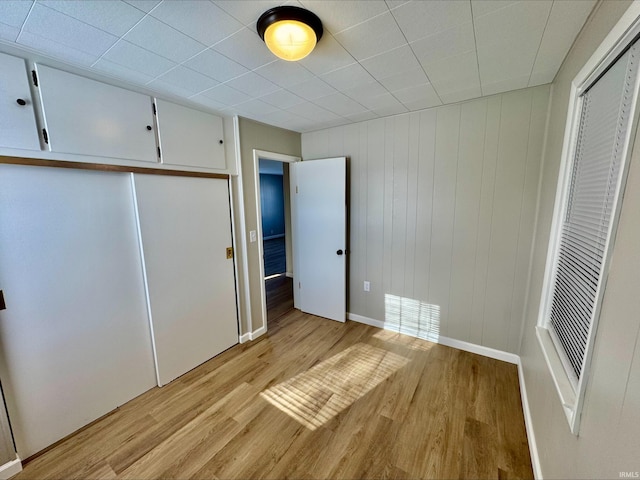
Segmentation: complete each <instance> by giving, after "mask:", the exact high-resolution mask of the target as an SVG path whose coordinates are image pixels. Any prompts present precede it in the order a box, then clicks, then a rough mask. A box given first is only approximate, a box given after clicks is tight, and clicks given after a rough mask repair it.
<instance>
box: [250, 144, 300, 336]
mask: <svg viewBox="0 0 640 480" xmlns="http://www.w3.org/2000/svg"><path fill="white" fill-rule="evenodd" d="M297 160H299V159H298V158H297V157H290V156H286V155H280V154H276V153H272V152H263V151H258V150H254V162H255V174H256V177H255V178H256V190H257V191H256V194H257V195H256V199H257V202H258V214H259V221H258V224H259V225H258V239H257V240H258V242H260V245H259V250H260V253H261V258H262V265H261V271H262V272H261V273H262V280H263V287H264V288H263V289H262V300H263V316H264V319H265V320H266V324H267V329H269V328H271V327H273V326H275V324H276V323H277V320H278V319H279V318H280V317H282V316H283V315H284V314H285V313H287V312H289V311H290V310H292V309H293V247H292V234H291V207H290V195H289V193H290V190H289V163H290V162H293V161H297Z"/></svg>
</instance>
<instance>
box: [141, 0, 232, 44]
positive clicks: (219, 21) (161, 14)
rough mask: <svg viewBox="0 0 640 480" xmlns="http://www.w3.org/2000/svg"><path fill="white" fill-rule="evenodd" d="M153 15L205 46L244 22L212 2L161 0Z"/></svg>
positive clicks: (226, 34)
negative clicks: (166, 0) (162, 0)
mask: <svg viewBox="0 0 640 480" xmlns="http://www.w3.org/2000/svg"><path fill="white" fill-rule="evenodd" d="M151 15H152V16H153V17H155V18H157V19H158V20H160V21H162V22H164V23H166V24H167V25H170V26H172V27H173V28H175V29H176V30H178V31H180V32H182V33H184V34H186V35H188V36H190V37H191V38H193V39H195V40H197V41H198V42H200V43H202V44H204V45H207V46H209V45H213V44H214V43H217V42H219V41H220V40H223V39H224V38H226V37H228V36H229V35H231V34H233V33H235V32H237V31H238V30H241V29H242V27H243V24H242V23H240V22H239V21H238V20H236V19H235V18H233V17H232V16H231V15H229V14H227V13H226V12H225V11H224V10H222V9H220V8H218V7H217V6H216V5H214V4H213V3H211V2H203V1H201V0H180V1H179V2H176V1H172V2H162V3H161V4H160V5H159V6H158V7H157V8H155V9H154V10H153V11H152V12H151Z"/></svg>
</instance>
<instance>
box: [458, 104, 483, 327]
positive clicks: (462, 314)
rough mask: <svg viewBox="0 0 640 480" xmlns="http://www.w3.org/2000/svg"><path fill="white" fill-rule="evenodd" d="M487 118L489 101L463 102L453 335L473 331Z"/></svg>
mask: <svg viewBox="0 0 640 480" xmlns="http://www.w3.org/2000/svg"><path fill="white" fill-rule="evenodd" d="M486 120H487V102H486V101H482V102H470V103H465V104H463V105H462V112H461V117H460V132H461V135H460V151H459V156H458V175H457V184H456V192H457V195H456V210H455V218H454V226H453V254H452V261H451V284H450V296H449V318H448V326H449V328H448V335H449V336H451V337H453V338H469V333H470V332H469V318H470V317H471V315H472V312H473V310H472V308H473V281H474V268H475V260H476V251H477V245H478V212H479V208H480V204H479V202H478V198H480V193H481V189H482V163H483V162H482V158H481V157H480V158H479V157H478V152H482V151H483V150H484V140H485V126H486Z"/></svg>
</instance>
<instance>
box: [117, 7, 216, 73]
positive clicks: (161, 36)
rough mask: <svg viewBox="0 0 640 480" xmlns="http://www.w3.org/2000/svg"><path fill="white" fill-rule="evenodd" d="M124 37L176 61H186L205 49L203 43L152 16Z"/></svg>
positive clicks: (147, 17)
mask: <svg viewBox="0 0 640 480" xmlns="http://www.w3.org/2000/svg"><path fill="white" fill-rule="evenodd" d="M123 38H124V39H125V40H126V41H128V42H130V43H133V44H134V45H138V46H139V47H142V48H144V49H146V50H150V51H152V52H154V53H156V54H158V55H160V56H162V57H165V58H168V59H169V60H173V61H174V62H184V61H185V60H188V59H189V58H191V57H193V56H194V55H195V54H197V53H199V52H201V51H202V50H204V49H205V46H204V45H203V44H201V43H199V42H196V41H195V40H194V39H193V38H191V37H188V36H187V35H185V34H184V33H180V32H179V31H177V30H175V29H173V28H171V27H170V26H169V25H167V24H165V23H162V22H161V21H160V20H156V19H155V18H153V17H150V16H146V17H145V18H144V19H143V20H142V21H141V22H140V23H138V24H137V25H136V26H135V27H133V28H132V29H131V30H130V31H129V33H127V34H126V35H125V36H124V37H123Z"/></svg>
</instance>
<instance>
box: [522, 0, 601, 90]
mask: <svg viewBox="0 0 640 480" xmlns="http://www.w3.org/2000/svg"><path fill="white" fill-rule="evenodd" d="M595 4H596V0H563V1H561V2H558V1H556V2H554V3H553V6H552V7H551V13H550V14H549V20H548V21H547V25H546V27H545V29H544V34H543V36H542V42H541V43H540V49H539V50H538V53H537V55H536V60H535V63H534V65H533V70H532V72H531V81H530V82H529V85H530V86H534V85H540V84H542V83H548V82H551V81H552V80H553V77H554V76H555V73H556V72H557V71H558V69H559V68H560V65H561V64H562V62H563V60H564V57H565V56H566V55H567V52H568V51H569V48H571V44H572V43H573V40H574V39H575V38H576V36H577V35H578V33H579V32H580V29H581V28H582V26H583V25H584V22H585V21H586V20H587V17H588V16H589V13H591V10H593V7H594V5H595Z"/></svg>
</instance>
